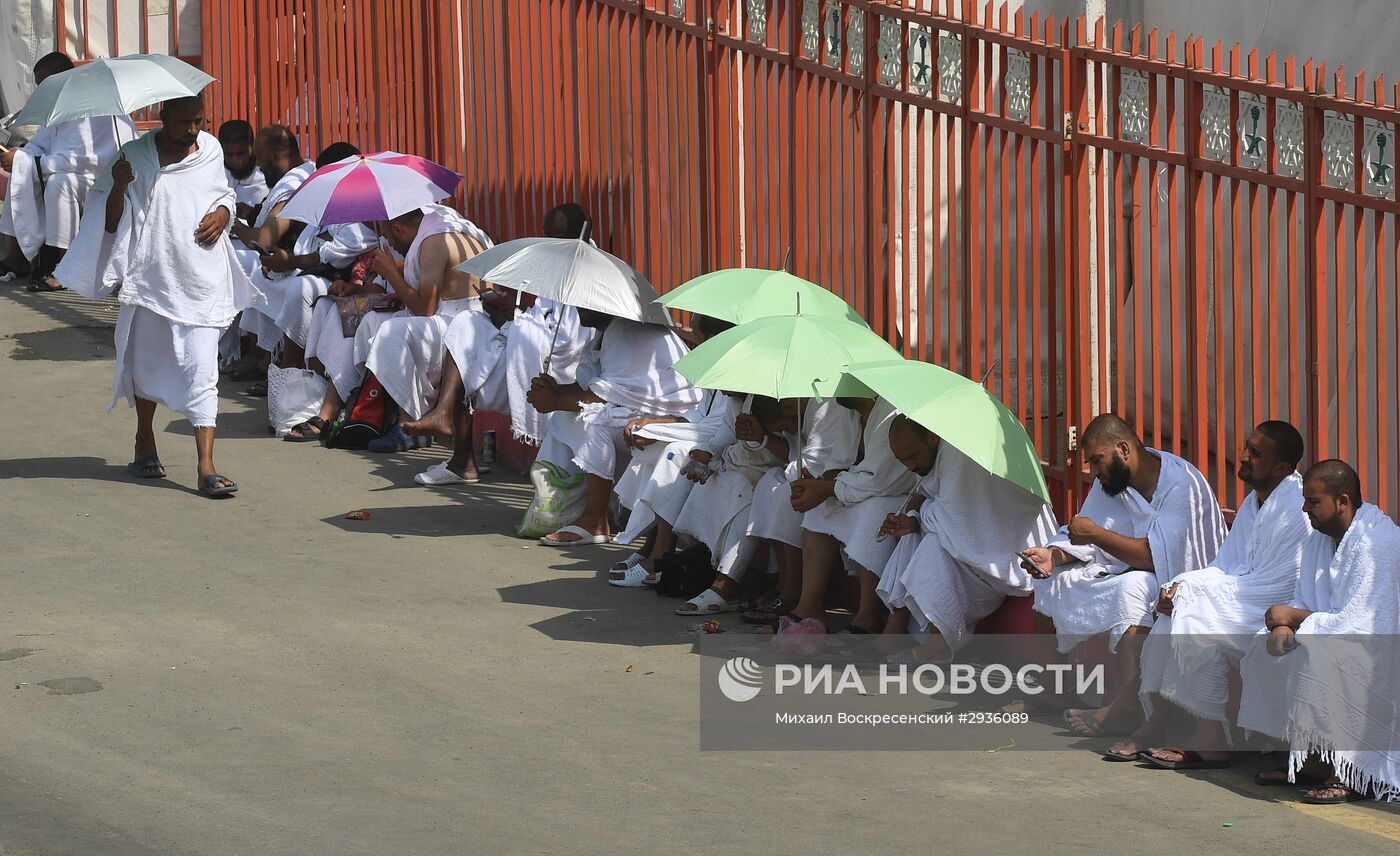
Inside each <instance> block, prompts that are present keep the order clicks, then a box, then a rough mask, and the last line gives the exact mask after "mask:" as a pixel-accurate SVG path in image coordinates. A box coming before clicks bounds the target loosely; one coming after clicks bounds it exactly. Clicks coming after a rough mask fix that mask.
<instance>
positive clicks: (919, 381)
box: [849, 360, 1050, 502]
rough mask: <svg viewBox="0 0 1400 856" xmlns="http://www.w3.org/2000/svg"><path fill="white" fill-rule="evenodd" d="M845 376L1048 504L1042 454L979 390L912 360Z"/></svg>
mask: <svg viewBox="0 0 1400 856" xmlns="http://www.w3.org/2000/svg"><path fill="white" fill-rule="evenodd" d="M849 374H850V375H851V376H853V377H854V378H856V379H857V380H859V381H860V382H861V383H863V384H865V385H866V386H868V387H870V388H871V389H872V390H874V391H875V393H876V394H877V395H879V396H880V397H881V398H883V399H885V400H886V401H888V402H889V403H890V404H892V405H894V407H895V409H897V410H898V411H899V412H901V413H903V414H904V415H905V416H908V417H909V418H910V419H912V420H914V421H915V422H917V423H919V424H920V425H922V426H924V427H925V428H927V429H928V430H930V431H932V432H933V433H935V434H937V435H938V436H939V437H941V438H943V440H944V441H946V442H948V443H950V444H952V445H953V446H954V447H956V448H957V449H958V451H960V452H962V453H963V454H964V455H967V456H968V457H969V458H971V459H972V460H974V461H976V462H977V463H978V464H979V465H980V466H982V467H983V468H985V469H986V470H987V472H989V473H991V474H992V475H994V476H1000V477H1001V478H1004V479H1006V480H1007V481H1009V482H1011V483H1013V484H1016V485H1019V486H1020V487H1022V488H1025V489H1026V490H1027V491H1029V492H1031V493H1032V494H1034V495H1036V496H1038V497H1040V498H1041V499H1043V500H1045V501H1046V502H1049V501H1050V489H1049V488H1047V487H1046V486H1045V472H1044V470H1043V469H1042V468H1041V465H1040V454H1039V453H1037V452H1036V450H1035V444H1034V443H1032V442H1031V438H1030V435H1029V434H1027V433H1026V428H1025V426H1024V425H1022V424H1021V422H1020V420H1018V419H1017V418H1016V417H1015V416H1014V415H1013V414H1012V413H1011V411H1010V410H1007V409H1006V405H1004V404H1002V403H1001V401H999V400H998V399H997V397H996V396H994V395H992V394H991V393H990V392H987V390H986V389H984V388H983V387H982V385H981V384H979V383H977V382H976V381H973V380H968V379H967V378H965V377H963V376H962V375H960V374H958V373H956V372H951V371H948V370H947V369H945V368H942V367H940V366H935V365H933V364H931V363H923V362H918V361H915V360H886V361H882V362H867V363H861V364H859V365H853V366H851V368H850V369H849Z"/></svg>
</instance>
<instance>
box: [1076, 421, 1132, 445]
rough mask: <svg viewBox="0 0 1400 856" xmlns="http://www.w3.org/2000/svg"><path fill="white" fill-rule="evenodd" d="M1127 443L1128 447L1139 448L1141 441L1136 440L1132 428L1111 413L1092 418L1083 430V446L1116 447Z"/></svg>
mask: <svg viewBox="0 0 1400 856" xmlns="http://www.w3.org/2000/svg"><path fill="white" fill-rule="evenodd" d="M1118 443H1127V444H1128V445H1130V446H1141V445H1142V440H1141V439H1139V438H1138V435H1137V432H1136V431H1134V430H1133V426H1131V425H1129V424H1128V423H1127V422H1126V421H1125V420H1124V419H1123V418H1122V417H1119V416H1115V415H1114V414H1112V413H1103V414H1100V415H1098V416H1095V417H1094V421H1092V422H1090V423H1089V427H1087V428H1085V429H1084V439H1083V444H1084V445H1085V446H1088V445H1090V444H1094V445H1110V446H1111V445H1116V444H1118Z"/></svg>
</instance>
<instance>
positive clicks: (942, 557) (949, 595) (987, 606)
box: [876, 442, 1055, 651]
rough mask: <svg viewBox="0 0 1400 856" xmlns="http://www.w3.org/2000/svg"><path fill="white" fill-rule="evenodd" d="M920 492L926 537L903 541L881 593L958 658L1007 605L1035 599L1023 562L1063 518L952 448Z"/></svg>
mask: <svg viewBox="0 0 1400 856" xmlns="http://www.w3.org/2000/svg"><path fill="white" fill-rule="evenodd" d="M919 492H920V493H922V494H923V495H924V497H925V500H924V502H923V504H922V505H920V506H919V510H918V518H919V529H920V534H918V535H907V536H905V537H904V538H901V539H899V545H898V548H897V549H896V550H895V552H894V554H893V555H892V556H891V557H890V560H889V562H888V563H887V564H886V565H885V569H884V572H883V573H882V574H881V576H880V584H879V586H878V588H877V589H876V591H877V593H879V595H880V597H881V598H882V599H883V600H884V601H885V602H886V603H887V604H888V605H889V606H891V607H892V608H898V607H904V608H906V609H908V610H909V612H910V616H911V617H912V618H913V619H914V621H915V624H916V625H917V626H918V627H920V628H925V627H928V626H932V627H935V628H937V629H938V632H939V633H941V634H942V635H943V636H944V638H945V640H946V641H947V643H948V645H949V646H950V647H951V648H952V649H953V650H955V651H956V650H958V649H960V648H961V647H963V646H964V645H966V644H967V641H968V640H969V638H970V636H971V633H972V631H973V628H974V627H975V626H976V623H977V622H978V621H979V620H981V619H982V618H984V617H986V616H987V615H990V614H991V613H992V612H993V611H995V610H996V608H997V606H999V605H1000V604H1001V601H1002V599H1003V598H1005V597H1006V596H1007V595H1014V596H1025V595H1028V594H1030V592H1031V579H1030V576H1029V575H1028V574H1027V573H1026V571H1025V570H1024V569H1023V568H1022V567H1021V563H1020V559H1019V558H1018V557H1017V555H1016V554H1017V553H1018V552H1020V551H1022V550H1024V549H1026V548H1027V547H1029V546H1033V545H1037V544H1043V543H1045V542H1046V541H1047V540H1048V539H1050V538H1051V537H1053V536H1054V534H1055V516H1054V514H1053V513H1052V512H1051V510H1050V506H1049V505H1047V504H1045V503H1044V502H1043V501H1041V500H1040V498H1039V497H1036V496H1033V495H1031V494H1030V493H1027V492H1026V491H1025V490H1023V489H1022V488H1020V487H1018V486H1016V485H1014V484H1012V483H1011V482H1009V481H1006V480H1005V479H1002V478H999V477H997V476H994V475H992V474H991V473H989V472H987V471H986V470H985V469H983V468H982V467H981V466H979V465H978V464H977V463H976V462H975V461H973V460H972V459H971V458H969V457H968V456H967V455H965V454H963V453H962V452H961V451H960V450H958V449H957V448H955V447H953V446H952V445H950V444H948V443H946V442H945V443H943V444H941V445H940V447H939V449H938V456H937V457H936V458H935V460H934V465H933V470H932V471H930V472H929V474H928V475H927V476H925V477H924V478H923V479H921V480H920V482H919ZM906 542H907V543H906Z"/></svg>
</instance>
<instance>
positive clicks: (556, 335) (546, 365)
mask: <svg viewBox="0 0 1400 856" xmlns="http://www.w3.org/2000/svg"><path fill="white" fill-rule="evenodd" d="M562 325H563V319H562V318H556V319H554V335H553V336H552V337H550V340H549V352H548V353H546V354H545V355H544V368H543V369H541V370H540V374H543V375H547V374H549V363H550V360H552V359H553V358H554V343H555V342H557V341H559V328H560V327H561V326H562Z"/></svg>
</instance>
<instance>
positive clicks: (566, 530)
mask: <svg viewBox="0 0 1400 856" xmlns="http://www.w3.org/2000/svg"><path fill="white" fill-rule="evenodd" d="M549 534H550V535H577V536H578V538H577V539H576V540H573V541H551V540H549V535H546V536H544V537H543V538H541V539H540V544H541V545H543V546H545V547H583V546H588V545H590V544H606V543H608V541H609V540H610V539H609V537H608V536H607V535H594V534H593V533H592V532H589V531H588V530H587V529H584V528H583V527H582V526H575V525H573V524H572V523H571V524H569V525H568V526H564V527H561V528H559V529H556V530H554V531H553V532H551V533H549Z"/></svg>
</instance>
